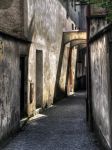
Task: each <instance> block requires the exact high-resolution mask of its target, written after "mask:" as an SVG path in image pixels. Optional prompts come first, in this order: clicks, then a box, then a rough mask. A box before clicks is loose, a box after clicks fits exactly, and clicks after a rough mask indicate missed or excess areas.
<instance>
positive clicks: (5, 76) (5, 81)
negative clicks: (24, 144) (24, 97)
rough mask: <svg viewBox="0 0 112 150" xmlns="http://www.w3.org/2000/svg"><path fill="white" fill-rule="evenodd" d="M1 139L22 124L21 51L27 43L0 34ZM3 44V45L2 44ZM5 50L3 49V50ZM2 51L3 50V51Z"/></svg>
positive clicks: (23, 50) (23, 51)
mask: <svg viewBox="0 0 112 150" xmlns="http://www.w3.org/2000/svg"><path fill="white" fill-rule="evenodd" d="M0 42H2V43H3V48H2V49H1V48H0V140H1V139H3V138H5V137H7V136H8V135H9V134H11V133H14V132H15V131H16V130H17V129H18V128H19V124H20V79H21V76H20V53H21V52H22V54H25V53H26V52H25V50H26V45H25V44H23V43H21V42H18V41H16V40H14V39H12V38H9V37H8V36H2V35H0ZM0 46H1V45H0ZM2 50H3V51H2ZM1 51H2V52H1Z"/></svg>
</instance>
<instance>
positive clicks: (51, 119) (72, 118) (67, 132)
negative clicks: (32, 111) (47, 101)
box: [3, 93, 100, 150]
mask: <svg viewBox="0 0 112 150" xmlns="http://www.w3.org/2000/svg"><path fill="white" fill-rule="evenodd" d="M3 150H100V145H99V143H98V142H97V139H96V137H95V135H94V134H93V133H91V132H90V131H89V129H88V127H87V124H86V105H85V94H82V93H76V94H75V95H74V96H70V97H68V98H65V99H63V100H62V101H60V102H58V103H56V104H55V105H54V106H52V107H51V108H49V109H47V110H46V111H44V112H43V113H42V114H38V115H37V116H35V117H34V118H32V119H31V120H30V121H29V122H28V124H27V125H26V126H25V128H24V129H23V130H22V131H21V132H20V133H19V134H18V135H17V136H16V137H15V138H13V139H12V140H11V141H10V142H9V144H8V145H7V146H6V147H5V148H4V149H3Z"/></svg>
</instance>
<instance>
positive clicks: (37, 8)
mask: <svg viewBox="0 0 112 150" xmlns="http://www.w3.org/2000/svg"><path fill="white" fill-rule="evenodd" d="M26 7H27V11H28V14H27V17H26V18H28V20H27V19H26V24H27V26H26V34H25V35H26V37H27V38H28V39H29V40H31V41H33V42H34V43H35V44H32V45H31V47H30V50H29V62H30V63H29V75H28V76H29V77H28V81H29V84H30V82H33V83H34V87H36V86H35V85H36V82H37V81H36V80H35V79H36V70H35V69H36V50H41V51H42V53H43V58H42V60H40V61H43V85H41V86H42V88H43V89H42V92H41V93H42V94H43V95H42V98H43V99H42V102H41V103H42V106H43V107H45V106H48V105H51V104H52V103H53V99H54V96H55V95H56V94H55V93H56V83H57V82H59V81H60V80H62V79H63V81H62V82H60V83H59V88H58V89H59V90H60V91H61V92H62V94H63V93H65V91H62V90H61V87H62V86H63V83H64V84H65V82H66V67H65V68H64V71H65V72H64V74H61V71H60V75H59V76H60V78H59V79H58V78H57V74H58V70H59V66H61V63H60V62H61V61H60V59H62V61H63V59H66V61H63V62H62V63H63V64H62V66H61V67H62V68H61V70H62V71H63V66H66V65H67V58H68V56H67V53H66V52H65V53H66V54H64V52H62V51H63V49H61V47H62V38H63V31H64V30H65V29H66V30H71V29H72V22H73V20H71V19H70V18H69V19H67V16H66V15H67V11H66V9H65V7H64V5H62V3H60V1H59V0H52V1H51V0H32V1H31V0H27V1H26ZM27 27H28V28H27ZM34 45H35V46H34ZM39 71H40V70H38V69H37V72H38V73H39ZM61 75H62V76H61ZM65 86H66V85H65ZM63 89H65V87H64V88H63ZM29 90H30V89H29ZM34 91H36V89H35V88H34ZM36 93H37V94H38V91H36ZM36 96H38V95H35V97H34V102H33V104H31V105H30V106H29V109H30V110H29V112H31V113H32V112H33V110H35V99H36Z"/></svg>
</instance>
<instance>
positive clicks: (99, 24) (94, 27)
mask: <svg viewBox="0 0 112 150" xmlns="http://www.w3.org/2000/svg"><path fill="white" fill-rule="evenodd" d="M106 25H107V21H106V20H105V17H101V18H99V17H98V16H96V17H95V18H93V19H91V21H90V37H92V36H94V35H95V34H96V33H98V32H99V31H100V30H102V29H104V27H106Z"/></svg>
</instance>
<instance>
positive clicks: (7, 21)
mask: <svg viewBox="0 0 112 150" xmlns="http://www.w3.org/2000/svg"><path fill="white" fill-rule="evenodd" d="M23 7H24V1H22V0H2V1H0V31H2V32H5V33H8V34H11V35H15V36H18V37H22V36H23V34H24V17H23V16H24V15H23Z"/></svg>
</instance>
